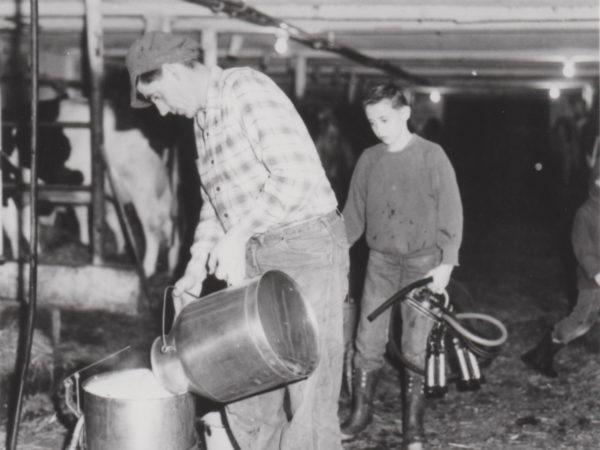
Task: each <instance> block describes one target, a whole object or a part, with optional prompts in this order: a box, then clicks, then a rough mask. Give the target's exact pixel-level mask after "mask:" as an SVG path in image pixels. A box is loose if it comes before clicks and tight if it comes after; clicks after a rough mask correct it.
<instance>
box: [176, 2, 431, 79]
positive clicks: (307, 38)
mask: <svg viewBox="0 0 600 450" xmlns="http://www.w3.org/2000/svg"><path fill="white" fill-rule="evenodd" d="M186 1H188V2H190V3H195V4H197V5H201V6H205V7H207V8H209V9H210V10H211V11H212V12H214V13H215V14H217V13H225V14H227V15H228V16H229V17H232V18H235V19H240V20H244V21H246V22H250V23H253V24H256V25H260V26H265V27H275V28H279V29H280V30H283V31H285V32H286V33H287V34H288V35H289V37H290V39H293V40H294V41H296V42H299V43H301V44H303V45H305V46H307V47H311V48H313V49H315V50H324V51H328V52H332V53H337V54H339V55H341V56H343V57H345V58H346V59H349V60H352V61H354V62H357V63H359V64H362V65H365V66H369V67H374V68H377V69H380V70H383V71H384V72H387V73H389V74H391V75H394V76H395V77H398V78H401V79H403V80H405V81H408V82H411V83H413V84H419V85H428V84H430V83H429V81H428V80H427V79H425V78H423V77H419V76H417V75H413V74H411V73H408V72H407V71H406V70H404V69H402V68H401V67H399V66H397V65H395V64H392V63H390V62H389V61H386V60H382V59H377V58H372V57H370V56H368V55H365V54H364V53H361V52H359V51H358V50H355V49H353V48H351V47H347V46H345V45H341V44H338V43H336V42H335V41H334V40H332V39H324V38H319V37H315V36H314V35H312V34H311V33H308V32H306V31H304V30H303V29H301V28H299V27H297V26H295V25H292V24H291V23H289V22H286V21H284V20H281V19H277V18H275V17H272V16H270V15H268V14H265V13H263V12H262V11H259V10H257V9H256V8H253V7H251V6H248V5H247V4H246V2H244V1H237V0H186Z"/></svg>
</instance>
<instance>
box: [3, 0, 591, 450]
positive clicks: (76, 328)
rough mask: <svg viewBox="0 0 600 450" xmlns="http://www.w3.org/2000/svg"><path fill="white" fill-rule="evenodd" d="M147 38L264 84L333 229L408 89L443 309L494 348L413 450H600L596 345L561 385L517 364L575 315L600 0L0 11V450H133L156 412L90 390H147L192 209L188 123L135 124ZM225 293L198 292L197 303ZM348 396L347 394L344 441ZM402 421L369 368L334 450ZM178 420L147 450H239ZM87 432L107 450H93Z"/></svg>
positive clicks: (206, 407) (571, 350) (63, 3)
mask: <svg viewBox="0 0 600 450" xmlns="http://www.w3.org/2000/svg"><path fill="white" fill-rule="evenodd" d="M149 31H163V32H170V33H174V34H184V35H187V36H189V37H192V38H194V39H196V40H197V41H198V42H199V43H200V44H201V47H202V50H203V61H204V64H206V65H208V66H213V65H218V66H220V67H222V68H232V67H241V66H250V67H252V68H255V69H257V70H259V71H261V72H264V73H265V74H267V75H268V76H269V77H271V78H272V79H273V80H274V81H275V83H276V84H277V85H278V86H279V87H280V88H281V89H282V90H283V91H284V92H285V93H286V94H287V96H288V97H289V98H290V99H291V100H292V102H293V104H294V106H295V107H296V109H297V110H298V111H299V113H300V114H301V116H302V118H303V120H304V122H305V124H306V126H307V128H308V131H309V132H310V135H311V137H312V139H313V141H314V142H315V144H316V148H317V150H318V152H319V156H320V158H321V162H322V165H323V168H324V169H325V173H326V174H327V176H328V178H329V181H330V183H331V186H332V188H333V190H334V192H335V195H336V197H337V200H338V205H339V206H338V208H339V209H340V210H342V209H343V207H344V202H345V200H346V196H347V191H348V186H349V183H350V177H351V175H352V171H353V169H354V166H355V164H356V161H357V160H358V158H359V157H360V155H361V153H362V151H363V150H364V149H366V148H367V147H370V146H372V145H374V144H375V143H376V142H377V138H376V137H375V135H374V134H373V132H372V131H371V128H370V126H369V123H368V121H367V119H366V117H365V113H364V110H363V106H362V101H363V99H364V97H365V95H366V94H367V92H368V91H369V89H370V88H371V87H373V86H375V85H378V84H381V83H386V82H394V83H395V84H397V85H399V86H402V87H403V88H404V90H405V92H406V94H407V96H408V98H409V100H410V103H411V118H410V121H409V128H410V130H411V132H412V133H415V134H418V135H420V136H422V137H424V138H426V139H428V140H430V141H433V142H435V143H437V144H439V145H441V147H442V148H443V149H444V151H445V153H446V155H447V156H448V158H449V160H450V162H451V164H452V166H453V168H454V170H455V173H456V178H457V183H458V187H459V190H460V196H461V199H462V205H463V215H464V228H463V240H462V244H461V248H460V265H459V266H458V267H456V268H455V269H454V271H453V274H452V280H451V282H450V284H449V286H448V293H449V297H450V299H451V301H454V302H456V304H457V305H459V309H462V310H463V311H474V312H478V313H485V314H487V315H490V316H492V317H494V318H496V319H498V320H500V321H501V322H502V323H503V324H504V326H505V327H506V329H507V330H508V339H507V340H506V342H504V343H503V345H502V346H501V348H500V349H499V351H498V352H496V353H494V355H493V357H492V358H490V359H489V360H487V361H481V370H482V372H483V378H482V380H481V385H480V388H479V389H471V390H469V389H466V390H465V389H459V386H458V385H456V386H455V384H454V383H452V382H450V383H449V386H448V391H447V393H446V394H445V395H443V396H441V397H440V398H427V399H426V413H425V421H424V427H425V433H426V436H427V441H426V444H425V447H424V448H429V449H451V448H456V449H461V448H462V449H506V448H515V449H527V450H529V449H591V448H598V446H600V426H599V424H600V405H599V404H598V401H597V399H598V398H599V396H600V330H599V329H598V326H594V327H592V328H591V330H590V331H589V332H588V333H586V334H585V335H584V336H582V337H580V338H578V339H576V340H575V341H573V343H572V344H571V345H569V346H568V348H566V349H564V350H562V351H561V352H560V353H558V354H557V356H556V359H555V368H556V369H557V371H558V377H556V378H546V377H543V376H542V375H539V374H538V373H536V372H534V371H532V370H531V369H529V368H528V367H526V366H525V364H523V362H522V361H521V360H520V358H519V356H520V355H521V354H523V353H524V352H525V351H526V350H528V349H529V348H531V347H532V346H534V345H535V343H536V342H538V341H539V339H540V338H541V337H542V335H544V333H545V332H547V330H548V329H549V328H550V327H551V326H552V324H553V323H555V322H557V321H558V320H560V319H561V318H562V317H564V316H566V315H567V314H569V312H570V311H571V310H572V309H573V307H574V305H575V302H576V299H577V284H576V277H575V269H576V260H575V257H574V255H573V250H572V246H571V239H570V235H571V228H572V223H573V219H574V215H575V211H576V210H577V208H578V207H579V206H580V205H581V204H582V203H583V202H584V201H585V199H586V197H587V195H588V180H589V178H590V176H591V167H592V166H593V164H594V158H598V147H597V145H598V144H597V139H598V125H599V118H598V112H599V106H598V89H599V85H598V81H599V75H600V73H599V72H600V70H599V63H600V53H599V7H598V2H597V1H596V0H494V1H492V0H420V1H416V0H400V1H393V0H374V1H370V2H364V1H359V0H306V1H302V2H292V1H284V0H251V1H247V2H243V1H236V0H189V1H185V0H43V1H40V2H38V1H35V0H32V1H19V0H1V1H0V67H1V71H0V73H1V77H2V84H1V91H0V103H1V106H2V109H1V122H2V155H1V156H2V162H1V165H2V180H1V181H2V187H3V189H2V200H3V201H2V207H3V209H2V231H3V240H0V250H1V251H0V257H1V259H2V264H0V286H1V288H0V297H2V298H1V301H0V354H1V355H2V356H1V358H0V369H1V371H0V405H1V414H0V424H1V428H0V436H2V440H3V442H4V443H5V445H6V448H7V449H9V448H10V449H13V448H20V449H32V450H33V449H67V448H68V449H76V448H117V447H114V446H113V447H110V446H108V447H107V445H109V444H107V443H108V442H113V441H111V439H115V437H114V436H111V433H113V432H114V433H117V431H114V430H116V429H120V428H122V426H121V427H120V425H123V423H126V424H127V430H126V431H120V432H121V433H123V434H124V435H125V436H126V437H125V438H124V441H123V442H127V445H129V446H127V447H126V446H123V447H122V448H123V449H125V448H127V449H129V448H131V449H134V448H135V449H142V448H144V449H147V448H150V447H149V446H147V445H150V444H140V442H145V441H144V439H143V438H140V434H141V435H143V434H148V433H150V430H149V428H150V427H151V426H149V425H148V424H151V423H152V420H154V419H153V418H149V415H150V412H149V411H150V409H151V408H152V407H153V406H144V407H142V408H141V409H140V408H139V407H138V409H137V410H136V409H135V408H132V409H127V407H124V406H123V405H122V404H119V403H120V402H119V398H118V395H117V394H115V397H114V398H113V400H114V404H111V402H110V401H107V403H108V405H109V412H108V413H107V412H106V410H103V411H104V415H105V416H106V417H101V418H98V417H97V416H99V415H101V411H100V410H99V409H94V408H93V407H92V406H93V404H94V403H93V401H91V400H89V398H90V397H94V395H93V394H90V390H89V389H88V390H85V389H84V388H83V386H85V383H86V382H87V381H88V380H92V381H93V378H94V377H98V376H101V375H102V374H106V373H109V372H110V373H120V372H121V371H127V370H134V369H140V370H141V369H142V368H149V367H150V356H151V348H150V347H151V345H152V343H153V341H154V340H155V338H157V337H158V336H160V334H161V331H164V332H168V331H169V327H170V326H169V325H168V324H170V323H171V321H172V319H173V315H174V314H173V310H172V306H171V304H170V302H169V295H168V294H169V288H168V287H169V286H172V285H173V283H174V282H175V281H176V280H177V279H178V278H179V277H180V276H181V275H182V274H183V270H184V269H185V265H186V262H187V260H188V259H189V257H190V254H189V247H190V245H191V243H192V241H193V234H194V229H195V226H196V223H197V221H198V215H199V210H200V205H201V199H200V179H199V176H198V171H197V169H196V163H195V154H196V150H195V142H194V131H193V123H192V120H190V119H185V118H182V117H177V116H173V115H167V116H165V117H161V116H160V115H159V114H158V113H157V111H156V110H155V108H148V109H143V110H134V109H132V108H130V106H129V98H130V97H129V95H130V94H129V90H130V87H129V80H128V75H127V71H126V68H125V55H126V53H127V49H128V48H129V46H130V45H131V43H132V42H133V41H134V40H135V39H136V38H138V37H139V36H141V35H142V33H144V32H149ZM69 102H70V103H69ZM65 104H69V105H71V108H65V107H64V105H65ZM61 105H63V106H61ZM102 105H108V106H104V107H103V106H102ZM136 152H137V153H136ZM139 152H142V153H139ZM142 160H143V161H144V162H143V164H142ZM146 160H147V161H146ZM32 174H34V175H35V176H32ZM32 178H34V180H32ZM157 186H162V191H161V192H162V193H159V189H158V188H157ZM115 192H116V195H115ZM34 198H35V199H37V200H35V201H32V200H33V199H34ZM34 224H35V226H33V225H34ZM367 253H368V249H367V246H366V244H365V242H364V239H363V240H360V241H358V242H357V243H356V244H355V245H354V246H353V247H352V248H351V249H350V260H351V266H350V273H349V284H350V288H349V295H348V299H347V300H346V302H345V304H344V313H345V317H344V320H345V322H344V339H345V342H346V353H347V354H348V352H352V347H353V346H352V340H353V334H354V333H355V323H356V322H355V319H356V314H357V311H358V310H359V308H360V298H361V292H362V287H363V280H364V276H365V265H366V260H367ZM224 287H225V286H224V284H223V283H222V282H221V281H219V280H216V279H214V278H210V279H209V280H207V282H205V284H204V289H203V295H208V294H211V293H213V292H220V290H222V289H223V288H224ZM479 331H481V332H482V333H484V334H485V333H486V332H488V333H489V331H490V330H487V329H485V327H483V329H480V330H479ZM492 332H493V330H492ZM199 335H201V334H200V332H199ZM224 345H227V344H224ZM348 360H351V358H350V359H349V358H348V357H347V355H346V359H345V361H346V365H347V364H348ZM240 365H242V364H240ZM245 370H248V368H247V367H239V372H240V373H243V372H244V371H245ZM345 370H346V372H345V373H346V374H347V372H348V368H347V367H346V369H345ZM449 376H450V378H451V374H450V375H449ZM88 386H90V384H88ZM148 389H149V390H151V388H150V387H149V388H148ZM349 390H350V388H349V382H348V380H347V379H346V378H345V379H344V380H343V382H342V391H341V393H340V399H339V417H340V421H341V422H342V421H344V420H345V419H346V418H347V417H348V415H349V414H350V410H351V394H350V393H349ZM98 395H99V394H98ZM108 397H110V395H108ZM141 397H142V398H143V397H144V394H143V393H142V394H141ZM401 397H402V396H401V383H400V381H399V373H398V370H397V368H396V366H394V364H392V363H386V365H385V366H384V368H383V370H382V375H381V377H380V379H379V382H378V384H377V386H376V389H375V392H374V394H373V411H374V414H373V418H372V421H371V423H370V425H369V426H368V427H367V428H366V429H365V430H364V431H362V432H360V433H359V434H358V435H357V436H355V437H354V439H352V440H349V441H347V442H344V443H343V448H344V449H346V450H358V449H361V450H366V449H373V450H375V449H397V448H401V446H402V442H403V436H402V405H401ZM86 398H87V399H88V401H87V402H86ZM192 398H193V403H195V405H194V406H193V407H192V409H193V410H194V409H195V411H193V412H192V416H193V417H192V419H191V420H192V426H193V430H192V432H193V433H192V434H193V435H194V436H195V438H194V439H195V440H192V441H191V445H190V441H186V440H185V439H184V438H183V437H182V434H183V432H182V431H181V427H182V426H181V425H180V424H181V423H182V422H184V421H185V420H187V419H188V417H187V416H185V414H184V412H185V411H184V409H183V408H184V406H181V405H182V404H181V403H176V404H175V406H173V408H174V411H175V412H174V413H173V414H171V415H170V419H169V420H170V421H171V422H173V421H175V422H177V423H176V424H174V425H173V426H175V427H177V426H180V428H178V430H179V432H177V433H174V434H173V435H168V431H167V428H168V426H167V425H165V428H164V429H163V432H162V434H161V436H160V439H168V441H169V445H167V446H164V447H162V448H172V449H182V450H183V449H186V450H187V449H190V448H199V449H200V448H203V449H204V448H206V449H207V450H215V449H224V450H227V449H229V448H237V447H236V443H235V442H234V440H233V439H232V437H231V435H229V434H227V427H226V425H224V423H223V421H222V420H221V419H220V417H219V415H218V412H219V411H220V410H221V409H222V406H223V405H222V404H221V403H219V402H214V401H209V400H206V399H204V398H203V397H202V396H200V395H194V396H193V397H192ZM82 400H83V401H82ZM143 400H144V401H147V398H143ZM140 401H141V400H140ZM186 401H187V402H189V397H186ZM90 405H92V406H90ZM115 405H116V406H115ZM144 405H147V404H146V403H144ZM185 407H189V405H188V404H187V403H186V404H185ZM110 408H114V409H110ZM144 408H147V409H144ZM111 414H112V416H111ZM188 416H189V415H188ZM101 419H102V420H104V422H102V426H104V427H105V429H106V430H108V431H105V433H108V435H103V436H100V437H99V433H100V431H98V429H99V428H100V425H98V421H99V420H100V421H102V420H101ZM111 421H114V422H111ZM129 421H131V422H129ZM105 422H106V423H108V424H109V425H106V423H105ZM117 422H118V423H117ZM111 424H112V425H111ZM154 428H160V427H154ZM92 434H94V435H93V436H92ZM136 439H137V440H138V442H136ZM111 445H113V444H111ZM140 445H141V446H140ZM152 448H159V447H152Z"/></svg>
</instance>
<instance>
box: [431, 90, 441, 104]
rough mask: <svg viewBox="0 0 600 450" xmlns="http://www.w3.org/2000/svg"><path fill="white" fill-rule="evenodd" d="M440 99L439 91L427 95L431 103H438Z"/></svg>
mask: <svg viewBox="0 0 600 450" xmlns="http://www.w3.org/2000/svg"><path fill="white" fill-rule="evenodd" d="M441 99H442V96H441V95H440V91H438V90H437V89H435V90H433V91H431V93H430V94H429V100H431V102H432V103H438V102H439V101H440V100H441Z"/></svg>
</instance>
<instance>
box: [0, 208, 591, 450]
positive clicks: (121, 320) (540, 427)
mask: <svg viewBox="0 0 600 450" xmlns="http://www.w3.org/2000/svg"><path fill="white" fill-rule="evenodd" d="M558 242H559V232H558V229H557V228H551V227H548V226H547V225H543V222H536V223H534V222H523V221H519V220H514V219H513V220H495V221H489V222H488V223H482V222H479V223H473V222H470V223H467V226H466V229H465V244H464V247H463V253H462V266H461V267H460V268H459V269H458V270H457V271H456V273H455V275H456V279H457V280H459V281H460V282H461V284H462V285H463V286H464V287H466V288H467V290H468V292H469V293H470V297H471V300H470V301H471V302H472V305H473V307H472V308H471V309H472V310H474V311H480V312H486V313H489V314H492V315H494V316H496V317H498V318H500V319H501V320H502V321H503V322H504V323H505V324H506V326H507V328H508V331H509V340H508V342H507V343H506V344H505V345H504V347H503V349H502V352H501V354H500V355H499V356H498V357H497V358H496V359H495V360H494V361H493V362H492V364H491V365H490V366H489V367H488V368H486V369H485V371H484V375H485V378H486V383H485V384H484V385H483V387H482V389H481V390H479V391H475V392H458V391H457V390H456V388H455V386H454V385H451V386H450V389H449V392H448V394H447V395H446V396H445V397H444V398H442V399H431V400H428V403H427V412H426V423H425V428H426V432H427V435H428V439H429V441H428V442H429V445H428V448H430V449H452V448H457V449H507V448H514V449H523V450H525V449H527V450H531V449H544V450H546V449H550V448H551V449H591V448H598V446H599V445H600V426H599V425H600V404H599V403H598V400H597V399H598V398H599V396H600V353H599V348H598V347H599V344H600V333H599V332H598V330H597V328H598V327H596V329H594V330H593V331H594V333H592V334H593V335H594V339H595V340H593V339H590V337H591V336H590V337H585V338H581V339H579V340H578V341H576V342H575V343H573V344H572V345H571V346H569V347H568V348H567V349H565V350H563V351H562V352H561V353H559V356H558V358H557V364H556V366H557V368H558V370H559V377H558V378H557V379H546V378H544V377H541V376H538V375H536V374H534V373H533V372H531V371H529V370H528V369H526V368H525V367H524V365H523V364H522V363H521V361H520V360H519V355H520V354H521V353H522V352H523V351H525V350H526V349H528V348H530V347H531V346H532V345H533V344H534V343H535V342H537V339H538V338H539V337H540V336H541V334H542V332H543V331H544V330H545V329H546V327H547V326H548V325H549V324H551V323H552V322H554V321H555V320H557V319H558V318H560V317H561V316H563V315H564V314H565V313H566V312H567V310H568V304H569V302H568V300H567V295H566V290H565V284H566V272H565V268H564V264H563V263H562V261H561V258H560V257H559V256H558V255H559V248H560V246H559V244H558ZM151 282H152V290H153V292H154V293H155V294H156V298H154V299H153V301H154V303H155V304H156V305H158V304H160V300H161V296H162V290H163V289H164V287H165V286H166V284H167V283H168V280H167V279H166V276H164V275H157V276H155V277H154V278H153V279H152V280H151ZM157 323H158V320H157V315H156V314H155V313H153V314H148V315H146V316H142V317H139V318H131V317H126V316H119V315H113V314H104V313H75V312H72V313H66V314H64V315H63V331H62V336H61V339H62V341H61V343H60V345H59V346H58V347H57V348H56V349H55V353H54V359H55V379H56V380H60V379H61V378H62V377H64V376H65V374H68V373H70V372H71V371H72V370H76V369H78V368H81V367H83V366H85V365H86V364H89V363H91V362H94V361H97V360H99V359H100V358H102V357H104V356H106V355H108V354H110V353H112V352H115V351H117V350H119V349H121V348H123V347H125V346H126V345H132V347H133V348H134V350H137V351H133V352H126V353H124V354H123V355H127V356H122V357H121V358H118V359H119V361H118V364H117V365H122V366H125V365H128V364H132V363H139V360H137V359H136V358H137V357H141V358H142V359H143V358H145V357H147V348H148V347H149V345H150V343H151V341H152V339H153V338H154V337H155V336H157V335H158V326H157ZM134 360H135V361H134ZM113 363H114V362H113ZM106 367H107V366H106V365H104V366H99V367H96V368H95V369H93V370H92V371H91V372H93V371H94V370H95V371H102V370H106ZM399 386H400V385H399V382H398V380H397V376H396V372H395V370H394V369H393V368H392V367H391V366H387V367H386V368H385V370H384V374H383V377H382V379H381V381H380V383H379V385H378V388H377V392H376V402H375V417H374V422H373V424H372V425H371V426H370V427H369V428H368V429H367V430H366V431H365V432H363V433H362V434H360V435H359V436H358V437H357V438H356V439H355V440H354V441H352V442H349V443H346V444H344V449H345V450H367V449H369V450H377V449H397V448H400V443H401V434H400V432H399V430H400V428H401V408H400V400H399V399H400V389H399ZM54 398H56V397H54ZM56 403H57V404H58V405H59V408H58V409H57V408H56V407H55V406H54V404H53V403H52V400H51V396H50V395H49V394H48V393H47V392H45V391H43V390H42V391H41V392H37V393H33V394H31V395H29V396H27V397H26V399H25V402H24V410H23V416H22V425H21V428H20V433H19V447H18V448H20V449H26V450H33V449H63V448H65V446H66V444H67V443H68V441H69V429H70V428H69V426H71V425H72V422H69V421H68V420H65V419H64V417H63V416H62V415H61V414H60V411H61V408H60V406H61V405H60V404H61V401H60V398H59V400H58V401H57V402H56ZM3 412H4V413H5V412H6V407H5V406H4V411H3ZM347 413H348V405H347V403H346V400H344V399H342V400H341V402H340V415H341V416H342V417H345V415H346V414H347ZM5 416H6V414H3V417H2V428H1V429H0V438H3V437H4V432H5V431H4V430H5V425H6V417H5Z"/></svg>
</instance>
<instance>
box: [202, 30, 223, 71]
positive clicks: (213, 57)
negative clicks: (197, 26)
mask: <svg viewBox="0 0 600 450" xmlns="http://www.w3.org/2000/svg"><path fill="white" fill-rule="evenodd" d="M218 50H219V48H218V43H217V33H216V32H215V30H204V31H202V51H203V52H204V64H205V65H207V66H208V67H213V66H216V65H217V58H218Z"/></svg>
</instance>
